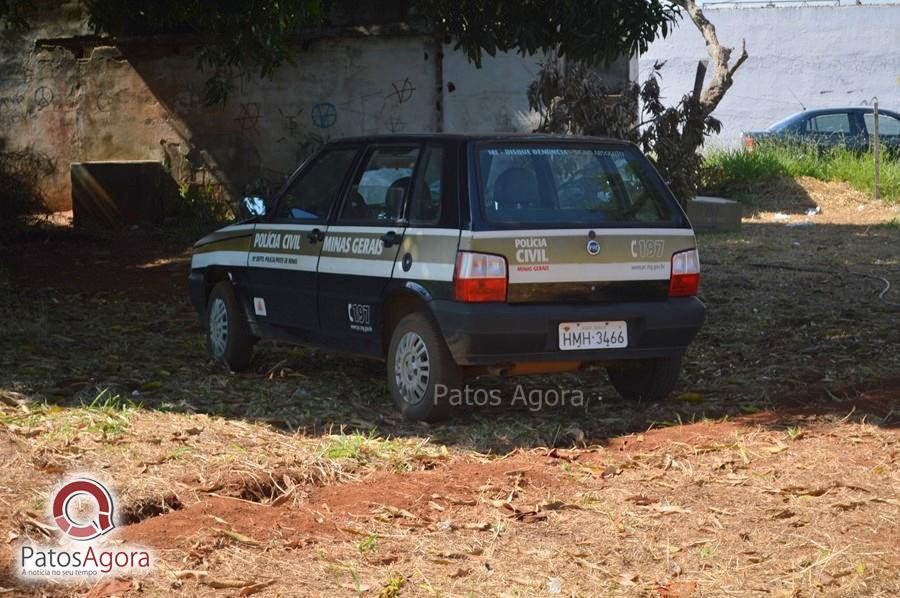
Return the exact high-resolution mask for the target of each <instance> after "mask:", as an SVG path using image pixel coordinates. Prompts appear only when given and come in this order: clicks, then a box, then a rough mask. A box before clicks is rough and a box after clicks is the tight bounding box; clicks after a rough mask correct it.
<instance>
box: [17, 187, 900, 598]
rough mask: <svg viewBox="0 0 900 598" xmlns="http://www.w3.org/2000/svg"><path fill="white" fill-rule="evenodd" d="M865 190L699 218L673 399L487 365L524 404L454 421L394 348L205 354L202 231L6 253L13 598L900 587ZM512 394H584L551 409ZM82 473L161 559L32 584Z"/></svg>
mask: <svg viewBox="0 0 900 598" xmlns="http://www.w3.org/2000/svg"><path fill="white" fill-rule="evenodd" d="M854 193H855V192H852V193H851V192H850V191H848V190H847V189H846V188H844V187H843V186H841V185H834V184H825V183H820V182H818V181H812V180H811V179H810V180H806V179H801V180H799V181H796V182H794V181H791V182H790V183H784V184H783V185H781V186H780V187H779V186H770V187H769V188H768V189H766V190H765V191H761V192H760V197H759V202H758V204H755V205H756V206H757V209H755V210H754V211H753V212H752V213H750V214H749V215H748V217H747V218H746V219H745V222H744V228H743V230H742V231H741V232H740V233H733V234H707V235H702V236H700V237H699V243H700V251H701V259H702V260H703V261H704V264H705V265H704V274H703V288H702V297H703V299H704V300H705V301H706V303H707V305H708V307H709V314H708V321H707V323H706V325H705V327H704V330H703V332H702V333H701V335H700V336H699V337H698V339H697V340H696V341H695V343H694V345H693V346H692V348H691V350H690V351H689V353H688V355H687V356H686V363H685V373H684V376H683V381H682V384H681V386H680V388H679V389H678V391H677V392H676V394H675V395H674V396H673V397H672V398H670V399H668V400H666V401H663V402H660V403H656V404H643V405H641V404H634V403H629V402H627V401H623V400H621V399H619V398H618V397H617V396H616V395H615V393H614V392H613V391H612V389H611V388H610V387H609V385H608V382H607V380H606V377H605V374H604V373H603V372H602V371H600V370H597V371H586V372H580V373H578V374H577V375H575V374H566V375H558V376H537V377H529V378H520V379H494V378H483V379H480V380H477V381H475V382H474V383H475V384H476V385H478V386H481V387H484V388H495V387H496V388H501V389H503V391H504V396H505V397H506V401H505V402H504V404H503V405H501V406H499V407H484V408H476V409H471V410H468V411H465V412H462V413H461V414H460V415H459V416H458V417H456V418H455V419H454V420H452V421H451V422H449V423H447V424H445V425H441V426H426V425H423V424H411V423H407V422H404V421H402V420H400V419H399V418H398V417H397V416H396V414H395V413H394V411H393V409H392V407H391V406H390V401H389V398H388V396H387V392H386V389H385V387H384V383H383V369H382V367H383V366H381V365H380V364H378V363H375V362H361V361H359V360H354V359H351V358H346V357H340V356H334V355H327V354H324V353H322V352H319V351H314V350H310V349H303V348H297V347H288V346H284V345H280V344H277V343H270V342H266V343H262V344H261V345H260V346H259V350H258V351H257V355H256V357H255V358H254V362H253V368H252V370H251V371H250V372H248V373H245V374H241V375H235V374H229V373H226V372H223V371H221V370H220V369H219V368H217V367H216V366H215V365H214V364H211V363H209V362H208V361H207V360H206V358H205V351H204V346H203V335H202V331H201V330H200V329H199V326H198V325H197V323H196V318H195V317H194V315H193V314H192V313H191V310H190V306H189V304H188V302H187V298H186V291H185V288H184V280H185V278H186V275H187V271H186V270H187V263H188V261H189V257H188V255H189V254H188V253H186V247H187V245H186V244H185V243H182V242H178V241H177V240H175V239H172V238H164V237H161V236H160V235H154V234H152V233H149V232H144V233H141V234H135V235H129V236H126V237H122V238H118V237H117V238H114V239H98V238H84V237H83V236H80V235H77V234H75V233H72V232H67V231H64V232H54V233H48V234H47V235H45V236H43V237H33V238H31V239H27V240H24V241H22V242H21V243H18V244H16V245H15V246H11V247H7V248H5V249H3V258H4V259H3V261H2V262H0V263H2V264H3V266H2V268H3V270H2V271H0V335H2V339H3V341H2V343H0V505H2V506H3V508H2V509H0V592H7V593H9V594H12V595H23V594H33V595H41V594H47V595H80V594H85V593H86V592H87V593H89V594H88V595H91V596H109V595H127V596H139V595H157V594H159V595H165V594H174V593H178V594H182V595H199V596H204V595H249V594H259V595H271V596H276V595H279V596H281V595H284V596H295V595H359V594H364V595H383V596H394V595H419V594H429V595H430V594H441V595H445V594H449V595H457V594H477V595H481V594H489V595H491V594H503V595H511V596H517V595H534V594H547V593H549V594H560V595H619V594H624V595H660V596H690V595H697V596H701V595H724V594H739V595H748V594H775V595H785V596H787V595H790V596H806V595H841V596H863V595H864V596H873V595H880V596H893V595H897V594H898V593H900V578H898V576H897V573H896V572H897V571H898V570H900V540H898V536H897V526H898V521H900V467H898V466H900V438H898V429H900V428H898V424H900V377H898V375H900V351H898V350H897V349H898V347H900V311H898V309H897V308H896V307H894V306H892V305H891V303H898V302H900V292H898V290H897V287H898V285H900V229H898V228H897V227H896V226H889V225H886V224H885V223H886V222H888V221H890V220H891V219H892V218H896V217H897V209H896V207H895V206H886V205H884V204H876V203H873V202H871V201H869V200H868V198H865V197H864V196H860V195H854ZM810 206H814V207H815V206H818V207H819V208H820V211H819V212H818V213H815V214H811V215H807V210H809V209H810ZM859 206H862V209H860V207H859ZM800 222H803V223H805V222H809V224H804V225H802V226H789V225H792V224H796V223H800ZM885 280H886V281H889V282H890V283H891V285H892V287H891V289H890V290H888V291H887V292H886V293H884V295H883V296H882V297H881V298H879V297H878V295H879V293H881V291H882V290H883V289H884V284H883V282H882V281H885ZM519 384H521V385H523V386H524V388H525V389H526V390H536V389H543V390H549V389H568V390H570V391H571V390H580V391H582V392H583V393H584V394H585V396H586V397H587V398H588V400H587V401H586V404H583V405H571V404H566V405H559V406H555V407H549V408H547V407H545V408H543V409H541V410H531V409H529V407H528V405H522V404H521V403H520V404H516V402H515V400H514V397H515V392H516V389H517V385H519ZM104 391H106V392H104ZM98 395H99V397H98ZM73 472H90V473H92V474H93V475H95V476H98V477H100V478H102V479H103V480H105V481H106V482H108V483H109V485H110V486H111V487H112V488H113V489H114V491H115V494H116V496H117V499H118V502H117V509H118V512H119V527H118V528H117V529H116V530H115V531H113V532H112V533H111V534H110V535H109V536H107V538H109V539H110V541H114V542H122V543H124V545H125V546H149V547H152V548H153V549H154V551H155V554H156V557H157V559H158V563H157V565H158V566H157V569H156V571H155V572H154V573H153V574H151V575H149V576H146V577H143V578H138V579H119V578H110V579H107V580H104V581H103V582H101V583H99V584H96V585H94V586H93V587H85V586H74V587H73V586H27V585H22V584H21V583H20V582H18V580H17V579H16V578H15V577H14V575H13V570H12V562H13V561H12V558H13V556H14V554H15V550H16V549H17V546H18V544H19V542H21V541H23V540H26V539H33V540H37V541H44V542H49V541H51V539H50V538H49V537H48V534H49V533H50V532H48V531H47V527H46V526H47V524H48V523H49V521H48V519H47V516H46V513H45V510H46V502H47V499H48V493H49V492H50V490H51V489H52V488H53V486H54V485H55V484H56V483H58V481H59V480H60V479H62V476H64V475H66V474H68V473H73Z"/></svg>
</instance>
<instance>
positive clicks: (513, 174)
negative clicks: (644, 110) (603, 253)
mask: <svg viewBox="0 0 900 598" xmlns="http://www.w3.org/2000/svg"><path fill="white" fill-rule="evenodd" d="M478 169H479V188H480V198H481V204H482V208H483V210H484V212H483V213H484V217H485V219H486V220H488V221H489V222H493V223H497V224H510V225H512V224H516V225H529V224H540V225H546V224H558V225H562V226H580V225H587V226H598V225H603V224H611V225H614V224H633V223H655V224H679V223H680V222H681V214H680V212H679V211H678V210H677V208H676V207H675V206H674V205H673V204H672V202H671V200H670V199H669V198H668V197H666V196H665V195H664V194H663V193H662V192H661V191H660V190H659V187H658V186H657V184H654V182H653V180H652V178H651V177H652V176H655V175H654V174H653V173H652V172H651V171H650V168H649V165H648V163H647V161H646V160H645V159H644V158H643V157H642V156H641V155H640V154H639V153H638V152H637V151H636V150H632V149H630V148H615V149H610V148H603V147H589V146H575V145H560V146H549V145H542V146H534V145H529V146H525V145H509V146H496V145H491V146H487V147H482V148H480V149H479V151H478Z"/></svg>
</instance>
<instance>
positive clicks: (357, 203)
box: [318, 144, 421, 353]
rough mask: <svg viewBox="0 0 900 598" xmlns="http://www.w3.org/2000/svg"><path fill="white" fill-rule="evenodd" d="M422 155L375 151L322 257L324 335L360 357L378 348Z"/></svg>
mask: <svg viewBox="0 0 900 598" xmlns="http://www.w3.org/2000/svg"><path fill="white" fill-rule="evenodd" d="M420 153H421V150H420V146H419V145H417V144H384V145H373V146H371V147H369V148H368V149H367V151H366V153H365V156H364V157H363V159H362V162H361V164H360V166H359V167H358V168H357V169H356V173H355V174H354V176H353V179H352V180H351V182H350V184H349V186H348V188H347V191H346V193H345V196H344V201H343V202H342V205H341V208H340V211H339V213H338V214H337V215H336V216H335V217H334V218H333V219H332V224H331V225H330V226H329V227H328V230H327V231H326V233H325V240H324V241H323V243H322V254H321V257H320V258H319V277H318V281H319V313H320V318H321V322H322V332H323V333H324V334H327V335H329V336H332V337H334V338H336V339H339V342H338V345H339V346H341V347H343V348H347V349H350V350H353V351H357V352H360V353H369V352H374V351H376V350H378V348H379V347H380V339H379V338H378V335H377V334H376V331H377V330H379V328H380V327H379V323H380V322H381V318H382V316H383V314H382V308H383V305H382V303H381V298H382V294H383V292H384V289H385V286H386V285H387V283H388V281H390V279H391V274H392V271H393V268H394V260H395V259H396V257H397V252H398V250H399V247H400V243H401V241H402V239H403V233H404V229H405V223H404V222H403V221H402V220H401V218H400V216H401V214H402V213H403V207H404V204H405V202H406V199H407V196H408V194H409V189H410V187H411V186H412V180H413V176H414V172H415V169H416V164H417V162H418V159H419V154H420Z"/></svg>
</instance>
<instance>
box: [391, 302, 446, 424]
mask: <svg viewBox="0 0 900 598" xmlns="http://www.w3.org/2000/svg"><path fill="white" fill-rule="evenodd" d="M423 370H424V371H423ZM387 378H388V388H390V391H391V398H392V399H393V400H394V404H395V405H396V406H397V408H398V409H399V410H400V412H401V413H402V414H403V416H404V417H406V418H407V419H410V420H413V421H426V422H437V421H440V420H443V419H446V418H447V417H449V416H450V414H451V412H452V406H451V401H450V396H452V391H453V390H456V389H459V387H460V386H461V385H462V373H461V371H460V368H459V366H458V365H457V364H456V362H455V361H454V360H453V356H452V355H451V354H450V349H449V348H447V343H446V342H445V341H444V338H443V336H442V335H441V333H440V331H439V330H438V327H437V325H436V324H435V323H434V320H432V318H430V317H429V316H428V315H427V314H425V313H422V312H413V313H410V314H408V315H406V316H404V317H403V318H402V319H401V320H400V321H399V322H398V323H397V325H396V326H395V327H394V330H393V332H392V333H391V341H390V344H389V346H388V355H387ZM438 389H439V391H438Z"/></svg>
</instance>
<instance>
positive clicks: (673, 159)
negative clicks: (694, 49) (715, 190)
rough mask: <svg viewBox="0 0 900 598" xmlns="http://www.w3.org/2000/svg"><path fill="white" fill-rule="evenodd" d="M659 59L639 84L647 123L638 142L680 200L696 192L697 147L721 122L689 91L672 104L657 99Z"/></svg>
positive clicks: (698, 156) (698, 154) (698, 155)
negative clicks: (644, 80)
mask: <svg viewBox="0 0 900 598" xmlns="http://www.w3.org/2000/svg"><path fill="white" fill-rule="evenodd" d="M662 66H663V65H662V64H661V63H657V64H654V65H653V71H652V72H651V74H650V77H649V78H648V79H647V81H646V82H645V83H644V85H643V86H642V87H641V103H642V105H643V112H642V116H643V117H644V122H646V123H647V126H646V127H645V128H644V129H643V130H642V132H641V135H640V140H641V146H642V147H643V149H644V151H645V152H647V154H648V155H649V156H650V158H651V159H652V160H653V162H654V164H655V165H656V168H657V170H659V173H660V174H661V175H662V177H663V178H664V179H665V180H666V181H668V183H669V187H670V188H671V189H672V192H673V193H674V194H675V197H677V198H678V199H679V200H681V201H682V202H685V201H687V200H688V199H690V198H691V197H694V196H695V195H696V194H697V183H698V181H699V180H700V168H701V165H702V164H703V157H702V156H701V155H700V151H699V150H700V148H701V147H703V142H704V140H705V139H706V136H707V135H709V134H710V133H718V132H719V131H720V130H721V128H722V123H720V122H719V121H718V120H716V119H715V118H713V117H712V116H711V115H710V114H708V113H706V112H705V110H704V109H703V108H702V107H701V106H700V104H699V103H698V102H697V101H696V99H695V98H693V97H692V96H690V95H685V96H684V97H682V98H681V100H680V101H679V102H678V103H677V104H676V105H674V106H666V105H664V104H663V102H662V100H661V99H660V86H659V79H660V69H661V68H662Z"/></svg>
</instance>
